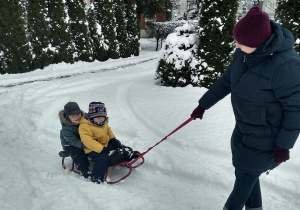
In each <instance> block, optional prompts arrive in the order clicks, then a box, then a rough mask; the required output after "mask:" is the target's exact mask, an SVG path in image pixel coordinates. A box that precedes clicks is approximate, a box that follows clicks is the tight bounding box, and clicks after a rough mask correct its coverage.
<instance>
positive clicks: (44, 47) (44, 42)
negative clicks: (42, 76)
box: [27, 0, 53, 70]
mask: <svg viewBox="0 0 300 210" xmlns="http://www.w3.org/2000/svg"><path fill="white" fill-rule="evenodd" d="M47 15H48V7H47V1H46V0H40V1H36V0H28V6H27V17H28V34H29V35H28V36H29V41H30V46H31V54H32V60H31V69H32V70H34V69H38V68H41V69H42V68H44V67H45V66H47V65H49V64H51V63H52V54H53V53H52V51H51V46H50V29H49V21H48V20H47V19H48V17H47Z"/></svg>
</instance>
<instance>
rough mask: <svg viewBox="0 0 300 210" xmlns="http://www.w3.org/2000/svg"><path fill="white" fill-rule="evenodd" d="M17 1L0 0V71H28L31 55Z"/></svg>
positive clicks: (20, 8)
mask: <svg viewBox="0 0 300 210" xmlns="http://www.w3.org/2000/svg"><path fill="white" fill-rule="evenodd" d="M23 17H24V10H23V8H22V5H21V3H20V2H19V1H9V0H1V1H0V73H1V74H5V73H9V74H12V73H24V72H28V71H29V65H30V60H31V55H30V51H29V44H28V42H27V38H26V33H25V24H26V21H25V20H24V18H23Z"/></svg>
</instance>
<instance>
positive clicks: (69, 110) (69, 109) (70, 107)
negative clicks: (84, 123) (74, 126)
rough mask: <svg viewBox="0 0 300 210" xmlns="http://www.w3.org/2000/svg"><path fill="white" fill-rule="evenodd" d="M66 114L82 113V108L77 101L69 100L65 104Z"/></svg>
mask: <svg viewBox="0 0 300 210" xmlns="http://www.w3.org/2000/svg"><path fill="white" fill-rule="evenodd" d="M64 112H65V114H66V116H70V115H77V114H81V110H80V108H79V106H78V104H77V103H76V102H68V103H67V104H66V105H65V106H64Z"/></svg>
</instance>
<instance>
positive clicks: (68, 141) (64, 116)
mask: <svg viewBox="0 0 300 210" xmlns="http://www.w3.org/2000/svg"><path fill="white" fill-rule="evenodd" d="M83 115H84V112H83V111H81V110H80V108H79V106H78V104H77V103H75V102H69V103H67V104H66V105H65V106H64V109H63V110H61V111H60V112H59V114H58V116H59V119H60V122H61V125H62V128H61V130H60V139H61V145H62V148H63V149H64V150H65V151H66V152H67V153H68V154H70V155H71V158H72V160H73V161H74V163H75V165H76V167H77V169H78V170H79V171H80V172H81V174H82V175H83V176H84V177H85V178H88V177H89V174H90V172H89V161H88V158H87V156H86V154H85V153H84V150H83V149H84V148H86V147H85V146H84V144H83V143H82V142H81V140H80V136H79V132H78V128H79V122H80V120H81V118H82V117H83Z"/></svg>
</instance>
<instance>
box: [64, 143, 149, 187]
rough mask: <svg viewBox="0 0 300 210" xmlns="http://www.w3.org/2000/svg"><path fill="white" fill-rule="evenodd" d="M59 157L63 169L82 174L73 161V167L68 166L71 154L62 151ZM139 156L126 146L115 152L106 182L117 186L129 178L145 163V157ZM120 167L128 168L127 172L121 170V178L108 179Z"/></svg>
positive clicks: (91, 161) (111, 157)
mask: <svg viewBox="0 0 300 210" xmlns="http://www.w3.org/2000/svg"><path fill="white" fill-rule="evenodd" d="M58 155H59V156H60V157H61V158H62V167H63V168H64V169H69V170H70V171H71V172H74V173H77V174H81V173H80V172H79V171H78V170H77V168H76V165H75V163H74V161H73V160H71V166H67V163H66V158H69V157H71V155H70V154H68V153H67V152H66V151H60V152H59V153H58ZM139 155H140V153H138V152H137V151H133V150H132V149H131V148H130V147H126V146H123V147H122V148H118V149H117V150H115V151H113V152H112V154H111V155H110V164H109V166H108V168H107V170H106V175H105V178H104V181H106V182H107V183H108V184H115V183H118V182H120V181H121V180H123V179H125V178H126V177H128V176H129V175H130V174H131V172H132V169H133V168H137V167H139V166H140V165H142V164H143V163H144V162H145V159H144V157H142V158H138V157H139ZM137 158H138V159H139V161H137V160H136V159H137ZM89 161H90V165H92V166H93V160H92V159H89ZM69 162H70V161H69ZM69 165H70V164H69ZM120 166H123V168H124V167H125V168H127V170H123V171H120V170H119V173H120V174H121V176H119V177H118V176H115V177H117V178H115V179H113V178H110V179H108V174H110V175H111V174H112V175H113V171H112V169H113V168H115V167H120ZM90 170H92V167H91V168H90ZM124 171H125V172H124ZM115 174H116V172H115ZM111 180H115V181H111Z"/></svg>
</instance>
